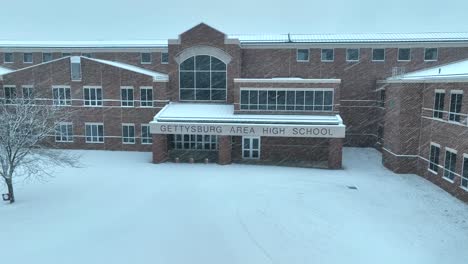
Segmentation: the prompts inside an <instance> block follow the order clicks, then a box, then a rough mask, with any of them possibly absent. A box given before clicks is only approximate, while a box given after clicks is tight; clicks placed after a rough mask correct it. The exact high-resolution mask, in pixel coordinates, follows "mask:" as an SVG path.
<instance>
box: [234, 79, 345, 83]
mask: <svg viewBox="0 0 468 264" xmlns="http://www.w3.org/2000/svg"><path fill="white" fill-rule="evenodd" d="M234 83H341V79H295V78H290V79H288V78H272V79H258V78H252V79H248V78H234Z"/></svg>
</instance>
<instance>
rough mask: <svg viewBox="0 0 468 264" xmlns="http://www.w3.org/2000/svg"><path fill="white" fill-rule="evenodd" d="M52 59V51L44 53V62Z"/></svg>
mask: <svg viewBox="0 0 468 264" xmlns="http://www.w3.org/2000/svg"><path fill="white" fill-rule="evenodd" d="M51 60H52V53H42V62H48V61H51Z"/></svg>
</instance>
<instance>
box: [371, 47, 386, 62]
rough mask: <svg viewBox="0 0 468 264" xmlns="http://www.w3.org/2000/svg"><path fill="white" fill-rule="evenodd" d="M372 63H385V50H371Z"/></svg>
mask: <svg viewBox="0 0 468 264" xmlns="http://www.w3.org/2000/svg"><path fill="white" fill-rule="evenodd" d="M372 61H385V49H372Z"/></svg>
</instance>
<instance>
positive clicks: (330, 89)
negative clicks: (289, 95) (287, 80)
mask: <svg viewBox="0 0 468 264" xmlns="http://www.w3.org/2000/svg"><path fill="white" fill-rule="evenodd" d="M239 90H240V91H242V90H249V91H250V90H259V91H304V92H306V91H332V92H334V91H335V89H334V88H318V87H317V88H284V87H240V89H239Z"/></svg>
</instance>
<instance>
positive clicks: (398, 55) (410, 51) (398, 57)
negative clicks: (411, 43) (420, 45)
mask: <svg viewBox="0 0 468 264" xmlns="http://www.w3.org/2000/svg"><path fill="white" fill-rule="evenodd" d="M400 49H409V59H408V60H400ZM411 53H412V50H411V48H398V51H397V61H400V62H408V61H411Z"/></svg>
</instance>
